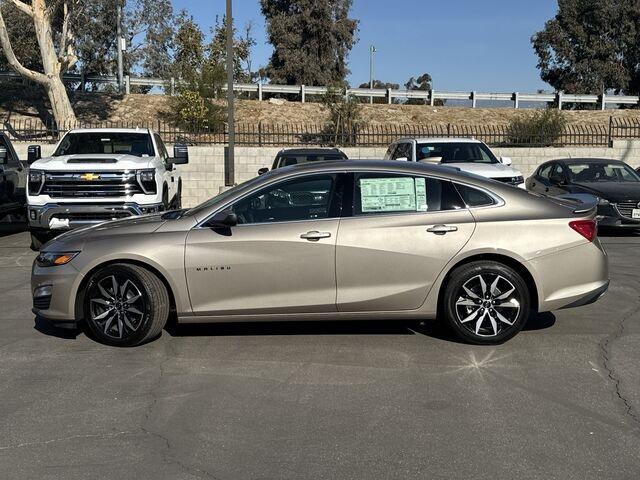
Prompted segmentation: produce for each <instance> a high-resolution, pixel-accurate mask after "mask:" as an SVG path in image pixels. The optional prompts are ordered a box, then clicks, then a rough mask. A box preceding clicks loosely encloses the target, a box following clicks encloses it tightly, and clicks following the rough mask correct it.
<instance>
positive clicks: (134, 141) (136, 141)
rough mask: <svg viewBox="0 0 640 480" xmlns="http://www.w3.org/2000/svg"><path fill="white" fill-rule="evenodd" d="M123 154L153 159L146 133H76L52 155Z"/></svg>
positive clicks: (69, 136) (151, 147)
mask: <svg viewBox="0 0 640 480" xmlns="http://www.w3.org/2000/svg"><path fill="white" fill-rule="evenodd" d="M91 154H111V155H114V154H116V155H117V154H124V155H134V156H136V157H144V156H147V157H153V156H154V151H153V142H152V141H151V135H149V134H148V133H126V132H125V133H113V132H78V133H69V134H67V135H66V136H65V137H64V138H63V139H62V142H60V145H58V148H57V149H56V151H55V153H54V154H53V156H54V157H59V156H62V155H91Z"/></svg>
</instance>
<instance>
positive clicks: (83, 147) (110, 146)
mask: <svg viewBox="0 0 640 480" xmlns="http://www.w3.org/2000/svg"><path fill="white" fill-rule="evenodd" d="M40 157H41V155H40V147H39V146H38V145H32V146H30V147H29V153H28V162H29V165H30V167H29V175H28V182H27V184H28V186H27V205H28V216H29V230H30V232H31V241H32V248H34V249H38V248H40V247H41V246H42V244H43V243H44V242H46V241H47V240H49V239H50V238H52V237H53V236H55V235H56V234H57V233H60V232H61V231H64V230H69V229H73V228H76V227H82V226H87V225H94V224H98V223H102V222H106V221H110V220H116V219H119V218H124V217H130V216H134V215H142V214H146V213H154V212H159V211H164V210H169V209H172V208H176V209H178V208H181V192H182V180H181V178H180V173H179V172H178V170H177V169H176V168H175V165H177V164H185V163H188V161H189V152H188V150H187V147H186V146H184V145H175V146H174V151H173V157H170V156H169V154H168V153H167V149H166V147H165V145H164V143H163V141H162V139H161V138H160V135H158V134H157V133H154V132H152V131H151V130H149V129H120V128H117V129H116V128H99V129H78V130H71V131H70V132H68V133H67V134H66V135H65V136H64V137H63V138H62V140H60V143H58V145H57V146H56V149H55V151H54V153H53V155H52V156H51V157H49V158H40Z"/></svg>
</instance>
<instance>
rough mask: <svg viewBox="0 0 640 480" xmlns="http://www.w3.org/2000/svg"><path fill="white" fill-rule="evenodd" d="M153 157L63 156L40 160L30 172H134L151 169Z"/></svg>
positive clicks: (33, 165) (32, 166)
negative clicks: (138, 169)
mask: <svg viewBox="0 0 640 480" xmlns="http://www.w3.org/2000/svg"><path fill="white" fill-rule="evenodd" d="M153 159H154V157H136V156H135V155H122V154H118V155H108V154H99V155H97V154H93V155H63V156H61V157H47V158H42V159H40V160H38V161H36V162H34V163H33V164H32V165H31V169H32V170H38V169H40V170H57V171H78V170H91V171H94V172H100V171H111V170H135V169H137V168H153Z"/></svg>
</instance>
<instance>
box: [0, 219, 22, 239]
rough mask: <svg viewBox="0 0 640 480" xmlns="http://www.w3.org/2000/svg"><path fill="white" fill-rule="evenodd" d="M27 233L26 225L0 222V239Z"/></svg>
mask: <svg viewBox="0 0 640 480" xmlns="http://www.w3.org/2000/svg"><path fill="white" fill-rule="evenodd" d="M26 231H27V224H26V223H4V222H0V238H2V237H8V236H9V235H15V234H16V233H22V232H26Z"/></svg>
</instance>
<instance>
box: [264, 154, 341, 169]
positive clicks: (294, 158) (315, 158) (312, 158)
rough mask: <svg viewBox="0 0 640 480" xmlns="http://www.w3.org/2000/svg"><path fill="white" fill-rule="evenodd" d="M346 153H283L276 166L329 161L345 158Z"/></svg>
mask: <svg viewBox="0 0 640 480" xmlns="http://www.w3.org/2000/svg"><path fill="white" fill-rule="evenodd" d="M345 158H347V157H346V155H344V154H343V153H342V152H327V153H321V154H317V155H309V154H300V155H282V156H280V157H279V159H278V162H277V165H276V168H282V167H290V166H291V165H300V164H302V163H310V162H328V161H331V160H344V159H345Z"/></svg>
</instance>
